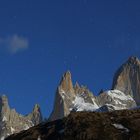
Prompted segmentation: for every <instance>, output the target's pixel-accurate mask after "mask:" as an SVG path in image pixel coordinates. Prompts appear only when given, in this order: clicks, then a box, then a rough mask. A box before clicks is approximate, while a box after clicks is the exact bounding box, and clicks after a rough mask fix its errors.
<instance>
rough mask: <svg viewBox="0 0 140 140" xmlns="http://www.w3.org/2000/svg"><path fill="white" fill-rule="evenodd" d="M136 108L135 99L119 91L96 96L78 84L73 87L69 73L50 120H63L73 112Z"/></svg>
mask: <svg viewBox="0 0 140 140" xmlns="http://www.w3.org/2000/svg"><path fill="white" fill-rule="evenodd" d="M134 107H136V103H135V101H134V99H133V98H132V97H131V96H130V95H129V94H124V93H123V92H121V91H119V90H108V91H105V92H103V93H101V94H100V95H99V96H94V95H93V93H92V92H90V90H89V89H87V87H84V86H80V85H79V84H78V83H76V84H75V86H73V83H72V78H71V73H70V72H69V71H68V72H66V73H65V74H64V75H63V77H62V80H61V82H60V84H59V86H58V89H57V92H56V97H55V103H54V109H53V112H52V114H51V116H50V120H57V119H61V118H63V117H65V116H67V115H68V114H70V112H71V111H113V110H121V109H129V108H134Z"/></svg>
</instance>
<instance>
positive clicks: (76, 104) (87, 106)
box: [73, 96, 99, 111]
mask: <svg viewBox="0 0 140 140" xmlns="http://www.w3.org/2000/svg"><path fill="white" fill-rule="evenodd" d="M98 108H99V107H98V106H97V104H96V103H95V104H91V103H86V102H85V101H84V99H83V98H82V97H80V96H76V98H75V100H74V101H73V109H74V110H76V111H95V110H96V109H98Z"/></svg>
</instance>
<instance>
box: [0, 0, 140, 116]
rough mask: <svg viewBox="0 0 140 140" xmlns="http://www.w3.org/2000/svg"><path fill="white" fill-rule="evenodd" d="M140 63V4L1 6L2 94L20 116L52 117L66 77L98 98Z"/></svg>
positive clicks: (16, 0) (106, 0) (18, 0)
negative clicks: (35, 111) (134, 61)
mask: <svg viewBox="0 0 140 140" xmlns="http://www.w3.org/2000/svg"><path fill="white" fill-rule="evenodd" d="M132 55H135V56H137V57H139V58H140V1H139V0H0V92H1V95H2V94H6V95H7V96H8V98H9V102H10V106H11V107H13V108H16V110H17V111H18V112H19V113H22V114H27V113H29V112H31V110H32V108H33V106H34V104H35V103H39V104H40V106H41V109H42V112H43V114H44V115H45V116H48V115H49V114H50V112H51V110H52V106H53V101H54V95H55V91H56V88H57V86H58V84H59V81H60V79H61V76H62V74H63V73H64V72H65V71H67V70H70V71H71V73H72V77H73V82H76V81H78V82H79V83H80V84H82V85H86V86H87V87H88V88H89V89H90V90H91V91H93V92H94V94H98V92H99V91H100V90H101V89H104V90H107V89H110V88H111V85H112V79H113V75H114V73H115V71H116V70H117V69H118V67H119V66H120V65H121V64H122V63H123V62H125V61H126V60H127V59H128V57H129V56H132Z"/></svg>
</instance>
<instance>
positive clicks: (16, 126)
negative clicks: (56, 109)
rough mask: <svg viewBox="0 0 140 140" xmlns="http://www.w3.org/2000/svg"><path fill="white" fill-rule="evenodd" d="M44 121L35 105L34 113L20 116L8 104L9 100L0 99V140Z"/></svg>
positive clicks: (5, 98)
mask: <svg viewBox="0 0 140 140" xmlns="http://www.w3.org/2000/svg"><path fill="white" fill-rule="evenodd" d="M41 121H42V115H41V112H40V108H39V106H38V105H35V108H34V110H33V112H32V113H31V114H29V115H27V116H23V115H21V114H18V113H17V112H16V110H15V109H11V108H10V107H9V104H8V98H7V97H6V96H5V95H3V96H1V97H0V138H1V139H2V138H5V137H7V136H9V135H11V134H13V133H18V132H20V131H22V130H26V129H29V128H30V127H32V126H34V125H37V124H39V123H40V122H41Z"/></svg>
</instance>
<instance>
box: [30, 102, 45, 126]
mask: <svg viewBox="0 0 140 140" xmlns="http://www.w3.org/2000/svg"><path fill="white" fill-rule="evenodd" d="M28 118H29V119H30V120H31V121H32V122H33V124H34V125H38V124H39V123H41V122H42V120H43V117H42V113H41V109H40V106H39V104H36V105H35V106H34V108H33V111H32V113H31V114H29V115H28Z"/></svg>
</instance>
